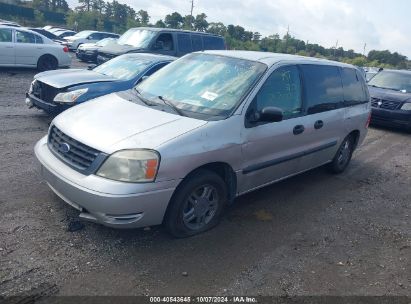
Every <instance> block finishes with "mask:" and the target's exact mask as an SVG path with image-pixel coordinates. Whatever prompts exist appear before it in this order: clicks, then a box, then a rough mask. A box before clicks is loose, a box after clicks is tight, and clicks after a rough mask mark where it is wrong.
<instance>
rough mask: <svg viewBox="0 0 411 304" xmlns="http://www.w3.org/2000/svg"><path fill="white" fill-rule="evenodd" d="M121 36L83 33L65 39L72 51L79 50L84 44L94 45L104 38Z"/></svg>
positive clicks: (105, 33)
mask: <svg viewBox="0 0 411 304" xmlns="http://www.w3.org/2000/svg"><path fill="white" fill-rule="evenodd" d="M118 37H120V35H118V34H114V33H107V32H97V31H81V32H78V33H77V34H75V35H74V36H68V37H64V39H65V40H66V41H67V45H68V47H69V49H70V50H77V48H78V47H79V45H81V44H83V43H93V42H97V41H100V40H102V39H104V38H118Z"/></svg>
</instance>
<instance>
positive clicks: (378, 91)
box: [368, 70, 411, 131]
mask: <svg viewBox="0 0 411 304" xmlns="http://www.w3.org/2000/svg"><path fill="white" fill-rule="evenodd" d="M368 88H369V91H370V95H371V109H372V114H371V122H372V123H373V124H380V125H388V126H397V127H403V128H405V129H407V130H408V131H411V71H405V70H383V71H381V72H379V73H378V74H376V75H375V76H374V77H373V78H372V79H371V80H370V81H369V82H368Z"/></svg>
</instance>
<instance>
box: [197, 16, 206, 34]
mask: <svg viewBox="0 0 411 304" xmlns="http://www.w3.org/2000/svg"><path fill="white" fill-rule="evenodd" d="M206 18H207V15H206V14H204V13H202V14H199V15H197V16H196V18H195V20H194V29H195V30H196V31H199V32H205V31H206V30H207V28H208V22H207V20H206Z"/></svg>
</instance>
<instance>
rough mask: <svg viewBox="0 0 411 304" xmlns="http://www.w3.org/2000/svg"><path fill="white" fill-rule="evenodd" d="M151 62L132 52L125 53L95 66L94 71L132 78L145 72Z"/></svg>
mask: <svg viewBox="0 0 411 304" xmlns="http://www.w3.org/2000/svg"><path fill="white" fill-rule="evenodd" d="M151 63H152V62H151V61H148V60H142V59H140V58H137V57H135V56H134V55H132V54H125V55H121V56H118V57H116V58H114V59H112V60H109V61H107V62H105V63H103V64H101V65H99V66H97V67H95V68H94V69H93V71H94V72H97V73H100V74H104V75H107V76H110V77H113V78H116V79H120V80H130V79H132V78H134V77H136V76H137V75H138V74H140V73H141V72H143V71H144V70H145V69H146V68H147V67H148V66H149V65H150V64H151Z"/></svg>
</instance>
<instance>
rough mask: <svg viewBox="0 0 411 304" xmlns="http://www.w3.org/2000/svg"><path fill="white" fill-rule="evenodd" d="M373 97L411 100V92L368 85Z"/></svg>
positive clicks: (403, 100) (399, 100)
mask: <svg viewBox="0 0 411 304" xmlns="http://www.w3.org/2000/svg"><path fill="white" fill-rule="evenodd" d="M368 90H369V92H370V96H371V97H372V98H378V99H384V100H392V101H398V102H411V93H403V92H399V91H395V90H390V89H382V88H375V87H372V86H368Z"/></svg>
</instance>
